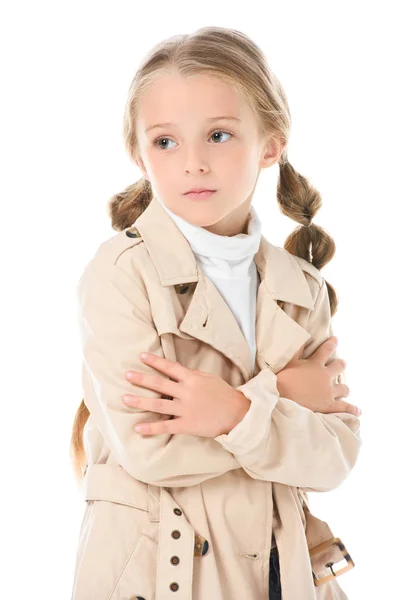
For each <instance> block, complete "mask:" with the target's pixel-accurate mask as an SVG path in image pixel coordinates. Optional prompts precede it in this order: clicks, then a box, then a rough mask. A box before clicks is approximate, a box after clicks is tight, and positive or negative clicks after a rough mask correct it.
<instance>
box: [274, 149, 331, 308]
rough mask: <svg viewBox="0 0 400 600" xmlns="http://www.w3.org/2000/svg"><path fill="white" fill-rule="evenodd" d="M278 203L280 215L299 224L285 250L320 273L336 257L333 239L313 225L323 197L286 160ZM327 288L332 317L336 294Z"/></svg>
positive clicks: (328, 284) (329, 287)
mask: <svg viewBox="0 0 400 600" xmlns="http://www.w3.org/2000/svg"><path fill="white" fill-rule="evenodd" d="M277 200H278V204H279V208H280V210H281V212H282V213H283V214H284V215H286V216H287V217H289V218H291V219H293V220H294V221H297V222H298V223H300V226H298V227H296V229H295V230H294V231H292V233H291V234H290V235H289V236H288V237H287V239H286V241H285V243H284V248H285V250H287V251H288V252H290V254H294V255H295V256H299V257H301V258H303V259H305V260H307V261H308V262H309V263H311V264H312V265H314V266H315V267H316V268H317V269H319V270H321V269H322V268H323V267H324V266H325V265H326V264H327V263H328V262H329V261H330V260H331V259H332V258H333V256H334V254H335V250H336V246H335V242H334V240H333V238H332V237H331V236H330V235H329V234H328V233H327V232H326V231H325V230H324V229H322V227H320V226H319V225H316V224H315V223H312V220H313V218H314V216H315V215H316V213H317V212H318V211H319V209H320V208H321V206H322V200H321V195H320V193H319V192H318V191H317V190H316V189H315V188H314V187H313V186H312V185H311V184H310V183H309V181H308V180H307V179H306V178H305V177H303V175H300V173H298V172H297V171H296V170H295V169H294V168H293V167H292V165H291V164H290V163H289V161H287V160H282V161H281V162H280V163H279V182H278V187H277ZM326 286H327V288H328V294H329V303H330V307H331V315H332V316H333V315H334V314H335V313H336V311H337V305H338V298H337V294H336V292H335V290H334V288H333V287H332V285H331V284H330V283H328V282H327V281H326Z"/></svg>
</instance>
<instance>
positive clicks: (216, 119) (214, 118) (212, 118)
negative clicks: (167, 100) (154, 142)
mask: <svg viewBox="0 0 400 600" xmlns="http://www.w3.org/2000/svg"><path fill="white" fill-rule="evenodd" d="M222 120H225V121H239V122H242V120H241V119H239V118H238V117H210V118H208V119H206V121H208V122H210V121H222ZM168 125H175V123H157V125H150V127H147V128H146V130H145V131H146V133H147V132H148V131H150V129H155V128H156V127H167V126H168Z"/></svg>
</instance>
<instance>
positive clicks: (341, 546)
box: [309, 537, 354, 586]
mask: <svg viewBox="0 0 400 600" xmlns="http://www.w3.org/2000/svg"><path fill="white" fill-rule="evenodd" d="M330 546H337V547H338V548H339V550H340V551H341V553H342V554H343V556H344V558H345V559H346V561H347V564H346V565H345V566H344V567H342V568H341V569H339V570H338V571H337V572H336V573H335V572H334V571H333V569H332V566H333V565H335V564H338V562H340V561H337V562H336V563H334V562H328V563H326V565H325V566H326V567H329V568H330V570H331V573H330V574H329V575H326V576H325V577H321V578H319V579H318V577H317V575H316V574H315V573H314V571H313V572H312V574H313V579H314V585H315V586H319V585H323V584H324V583H326V582H327V581H330V580H331V579H333V578H334V577H339V575H342V574H343V573H346V572H347V571H350V569H353V567H354V561H353V559H352V558H351V556H350V554H349V553H348V552H347V550H346V548H345V545H344V544H343V542H342V540H341V539H340V538H338V537H335V538H332V539H331V540H328V541H327V542H323V543H322V544H319V545H318V546H315V548H312V549H311V550H310V551H309V553H310V556H314V554H318V553H319V552H323V551H324V550H326V549H327V548H329V547H330Z"/></svg>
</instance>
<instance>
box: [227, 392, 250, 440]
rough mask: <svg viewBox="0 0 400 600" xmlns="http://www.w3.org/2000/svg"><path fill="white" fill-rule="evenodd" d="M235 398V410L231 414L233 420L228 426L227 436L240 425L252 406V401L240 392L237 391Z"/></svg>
mask: <svg viewBox="0 0 400 600" xmlns="http://www.w3.org/2000/svg"><path fill="white" fill-rule="evenodd" d="M235 398H236V400H235V402H234V405H235V408H234V410H233V411H232V413H231V414H232V420H231V422H230V423H229V424H228V427H227V431H225V432H224V433H225V434H226V435H228V434H229V433H230V432H231V431H232V429H234V428H235V427H236V426H237V425H238V424H239V423H240V421H242V420H243V419H244V417H245V415H246V413H247V412H248V410H249V408H250V405H251V400H249V399H248V398H247V396H245V395H244V394H243V392H241V391H240V390H236V396H235Z"/></svg>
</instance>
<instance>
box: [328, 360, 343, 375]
mask: <svg viewBox="0 0 400 600" xmlns="http://www.w3.org/2000/svg"><path fill="white" fill-rule="evenodd" d="M346 366H347V364H346V361H345V360H343V358H335V359H333V360H331V361H329V363H327V364H326V368H327V369H328V371H329V372H330V374H331V377H332V379H333V378H334V377H337V376H338V375H339V374H340V373H342V372H343V371H344V370H345V368H346Z"/></svg>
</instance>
